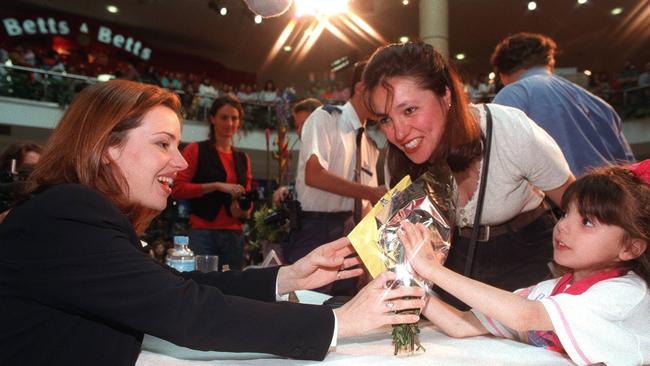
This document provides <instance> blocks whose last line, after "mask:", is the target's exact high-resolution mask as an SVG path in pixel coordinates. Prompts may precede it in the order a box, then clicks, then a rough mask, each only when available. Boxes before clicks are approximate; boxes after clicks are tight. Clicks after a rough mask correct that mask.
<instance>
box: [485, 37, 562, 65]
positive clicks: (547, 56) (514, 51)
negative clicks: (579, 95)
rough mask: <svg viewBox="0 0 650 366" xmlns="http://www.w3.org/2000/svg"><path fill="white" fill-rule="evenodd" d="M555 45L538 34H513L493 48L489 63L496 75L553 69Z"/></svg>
mask: <svg viewBox="0 0 650 366" xmlns="http://www.w3.org/2000/svg"><path fill="white" fill-rule="evenodd" d="M556 49H557V45H556V44H555V41H553V39H551V38H550V37H547V36H545V35H543V34H538V33H524V32H522V33H517V34H513V35H511V36H509V37H507V38H505V39H504V40H502V41H501V42H499V44H498V45H497V46H496V47H495V48H494V52H493V53H492V57H490V62H491V63H492V66H493V67H494V70H495V72H496V73H497V74H499V73H500V74H506V75H509V74H512V73H514V72H517V71H519V70H522V69H528V68H531V67H534V66H548V67H550V68H551V69H552V68H554V67H555V50H556Z"/></svg>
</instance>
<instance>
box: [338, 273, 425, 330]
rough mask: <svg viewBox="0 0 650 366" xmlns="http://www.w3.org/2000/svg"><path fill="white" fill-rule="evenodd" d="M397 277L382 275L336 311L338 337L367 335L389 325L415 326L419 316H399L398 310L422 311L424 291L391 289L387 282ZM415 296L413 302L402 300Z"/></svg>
mask: <svg viewBox="0 0 650 366" xmlns="http://www.w3.org/2000/svg"><path fill="white" fill-rule="evenodd" d="M395 278H396V275H395V273H393V272H389V271H386V272H383V273H381V274H380V275H379V276H377V278H375V279H374V280H373V281H371V282H370V283H369V284H368V285H367V286H366V287H364V288H363V289H361V291H359V293H358V294H357V295H356V296H355V297H354V298H352V300H350V301H348V302H347V303H345V305H343V306H342V307H340V308H338V309H335V310H334V313H335V314H336V319H337V321H338V337H339V338H341V337H351V336H357V335H361V334H365V333H368V332H370V331H372V330H373V329H377V328H379V327H381V326H383V325H386V324H404V323H415V322H417V321H418V320H420V316H419V315H416V314H397V313H396V312H397V311H399V310H406V309H421V308H422V307H423V306H424V303H425V301H424V299H423V296H424V290H423V289H422V288H420V287H399V288H396V289H390V288H387V287H386V282H388V281H390V280H394V279H395ZM404 297H412V298H411V299H408V300H406V299H403V298H404Z"/></svg>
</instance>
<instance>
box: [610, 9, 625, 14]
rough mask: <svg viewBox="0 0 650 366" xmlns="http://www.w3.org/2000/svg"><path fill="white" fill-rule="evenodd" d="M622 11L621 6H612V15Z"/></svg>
mask: <svg viewBox="0 0 650 366" xmlns="http://www.w3.org/2000/svg"><path fill="white" fill-rule="evenodd" d="M622 12H623V8H614V9H612V15H619V14H621V13H622Z"/></svg>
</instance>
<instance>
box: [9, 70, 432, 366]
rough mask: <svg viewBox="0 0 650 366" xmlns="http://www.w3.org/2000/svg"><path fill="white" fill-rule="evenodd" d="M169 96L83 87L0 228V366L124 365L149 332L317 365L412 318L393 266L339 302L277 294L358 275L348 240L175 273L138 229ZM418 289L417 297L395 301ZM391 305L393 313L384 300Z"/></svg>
mask: <svg viewBox="0 0 650 366" xmlns="http://www.w3.org/2000/svg"><path fill="white" fill-rule="evenodd" d="M178 108H179V101H178V97H177V96H176V95H174V94H172V93H170V92H168V91H166V90H164V89H162V88H159V87H157V86H153V85H146V84H139V83H135V82H130V81H124V80H116V81H110V82H107V83H100V84H96V85H93V86H90V87H88V88H86V89H84V90H83V91H82V92H81V93H80V94H79V95H78V96H77V97H76V98H75V100H74V101H73V102H72V104H71V105H70V107H69V108H68V109H67V110H66V112H65V114H64V115H63V117H62V119H61V121H60V122H59V125H58V126H57V128H56V129H55V131H54V132H53V134H52V136H51V138H50V140H49V142H48V144H47V145H46V147H45V150H44V153H43V157H42V160H41V161H40V162H39V163H38V164H37V166H36V168H35V171H34V174H33V175H32V176H31V181H30V193H31V196H30V197H29V198H27V199H25V200H24V201H22V202H21V203H19V204H18V205H17V206H16V207H15V208H14V209H13V210H12V211H11V212H10V213H9V215H8V216H7V218H6V220H5V222H4V223H3V224H2V225H0V279H2V280H1V281H0V304H2V311H1V312H0V324H2V327H0V339H2V342H0V364H2V365H34V364H68V363H75V364H82V365H111V366H113V365H133V364H134V363H135V361H136V359H137V357H138V353H139V351H140V346H141V342H142V338H143V335H144V333H147V334H151V335H153V336H156V337H160V338H162V339H165V340H168V341H170V342H173V343H175V344H177V345H180V346H185V347H190V348H195V349H200V350H217V351H229V352H264V353H273V354H277V355H280V356H285V357H292V358H300V359H312V360H322V359H323V358H324V357H325V355H326V354H327V351H328V349H329V347H330V346H331V345H332V344H336V340H337V338H338V337H345V336H353V335H358V334H361V333H364V332H367V331H369V330H371V329H374V328H376V327H379V326H382V325H384V324H397V323H406V322H415V321H417V320H418V319H419V318H418V317H417V316H415V315H405V314H404V315H401V314H400V315H398V314H395V313H393V310H400V309H410V308H421V307H422V306H423V305H424V303H423V300H421V299H420V298H419V297H420V296H422V295H423V292H422V290H420V289H417V288H405V289H397V290H391V291H390V292H389V293H388V296H386V295H385V291H386V290H385V289H384V288H383V285H384V283H385V281H387V280H390V279H394V278H395V276H394V275H392V274H389V273H386V274H383V275H381V276H379V278H378V279H377V280H376V281H375V282H373V283H372V284H370V285H369V286H368V287H366V288H365V289H364V290H363V291H361V292H360V293H359V295H358V296H357V297H355V298H354V299H352V300H351V301H350V302H349V303H347V304H345V305H344V306H343V307H341V308H338V309H336V310H333V311H332V310H330V309H329V308H326V307H323V306H310V305H302V304H293V303H289V302H276V301H278V300H283V299H285V298H286V297H287V294H288V293H290V292H292V291H294V290H297V289H312V288H317V287H320V286H323V285H325V284H327V283H330V282H332V281H334V280H337V279H345V278H350V277H354V276H358V275H359V274H360V273H361V270H360V269H349V268H350V267H351V266H354V265H356V264H358V263H359V259H358V258H346V257H347V256H349V254H351V253H352V249H351V246H350V245H349V242H348V241H347V239H344V238H343V239H340V240H337V241H334V242H331V243H328V244H325V245H323V246H321V247H320V248H318V249H317V250H315V251H314V252H312V253H310V254H309V255H308V256H306V257H305V258H303V259H302V260H300V261H298V262H296V263H294V264H293V265H291V266H285V267H275V268H266V269H260V270H250V271H246V272H239V271H228V272H225V273H220V272H210V273H201V272H182V273H181V272H177V271H176V270H174V269H172V268H170V267H168V266H165V265H163V264H160V263H158V262H156V261H154V260H153V259H152V258H150V257H149V256H148V255H147V254H146V253H144V252H142V251H141V244H140V241H139V240H138V235H137V232H136V230H135V228H136V226H137V227H138V228H139V230H142V229H144V227H145V226H146V224H147V222H148V220H149V219H150V218H151V217H152V215H151V213H156V212H159V211H161V210H163V209H164V208H165V206H166V204H167V198H168V197H169V194H170V193H171V188H170V186H171V185H172V184H173V181H174V177H175V176H176V174H177V173H178V172H179V171H181V170H183V169H185V168H186V167H187V163H186V162H185V160H184V159H183V157H182V156H181V154H180V152H179V151H178V144H179V142H180V138H181V124H180V119H179V114H178ZM404 296H416V297H418V299H417V300H404V299H401V298H402V297H404ZM388 301H391V303H392V305H393V306H392V307H388V306H386V302H388Z"/></svg>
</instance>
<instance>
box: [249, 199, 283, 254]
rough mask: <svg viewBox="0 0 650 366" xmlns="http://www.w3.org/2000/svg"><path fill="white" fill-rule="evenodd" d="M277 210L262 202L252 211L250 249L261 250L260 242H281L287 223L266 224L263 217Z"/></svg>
mask: <svg viewBox="0 0 650 366" xmlns="http://www.w3.org/2000/svg"><path fill="white" fill-rule="evenodd" d="M276 212H277V209H276V208H275V207H273V206H271V205H269V204H264V205H262V206H260V207H259V208H257V210H255V212H253V220H252V223H251V231H250V233H249V243H250V247H251V249H255V250H258V251H259V250H261V249H262V242H263V241H269V242H271V243H281V242H282V241H284V239H285V238H286V236H287V234H288V233H289V227H288V224H285V225H278V224H267V223H266V222H264V219H265V218H267V217H269V216H270V215H272V214H274V213H276Z"/></svg>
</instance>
